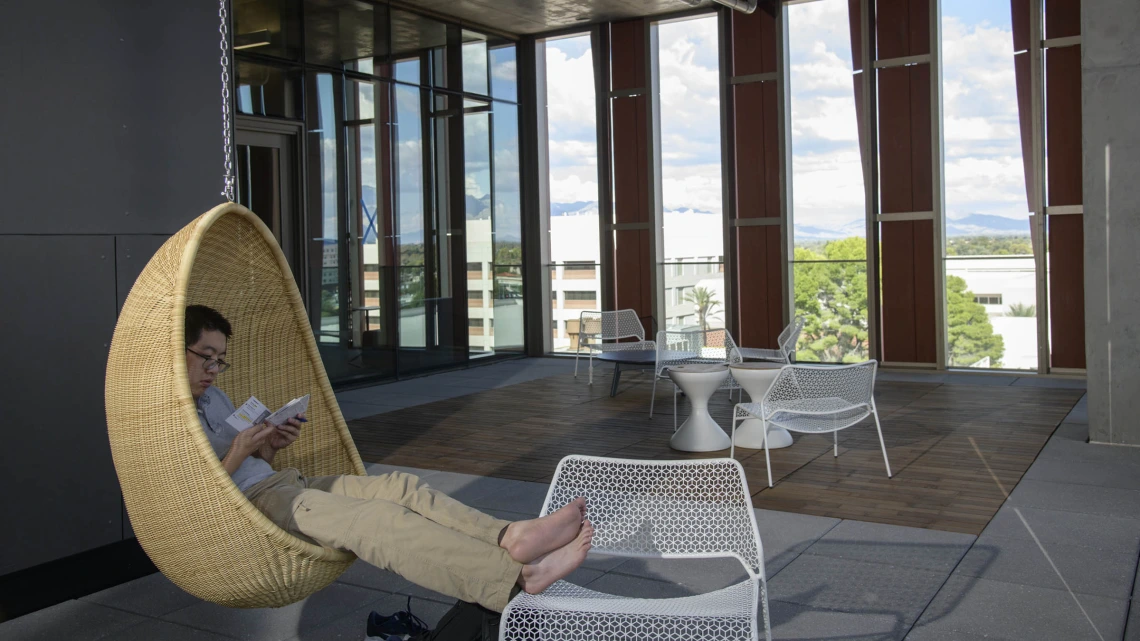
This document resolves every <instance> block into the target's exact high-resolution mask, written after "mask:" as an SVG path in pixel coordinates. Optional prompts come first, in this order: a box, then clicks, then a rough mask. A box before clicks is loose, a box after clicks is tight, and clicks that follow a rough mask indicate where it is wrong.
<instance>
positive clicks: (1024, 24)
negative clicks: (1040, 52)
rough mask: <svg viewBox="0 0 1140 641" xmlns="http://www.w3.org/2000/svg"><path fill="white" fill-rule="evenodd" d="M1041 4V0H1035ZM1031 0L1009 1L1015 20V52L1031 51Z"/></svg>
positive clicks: (1011, 13) (1011, 14)
mask: <svg viewBox="0 0 1140 641" xmlns="http://www.w3.org/2000/svg"><path fill="white" fill-rule="evenodd" d="M1034 1H1037V2H1040V0H1034ZM1029 3H1030V0H1009V8H1010V18H1011V19H1012V20H1013V50H1014V51H1015V52H1016V51H1026V50H1028V49H1029V24H1030V22H1029V16H1030V13H1029V7H1030V4H1029Z"/></svg>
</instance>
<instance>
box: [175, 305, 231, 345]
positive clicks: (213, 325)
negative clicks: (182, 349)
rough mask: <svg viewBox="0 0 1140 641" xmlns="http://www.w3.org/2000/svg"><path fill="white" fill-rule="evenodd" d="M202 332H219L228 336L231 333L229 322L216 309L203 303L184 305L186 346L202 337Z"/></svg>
mask: <svg viewBox="0 0 1140 641" xmlns="http://www.w3.org/2000/svg"><path fill="white" fill-rule="evenodd" d="M202 332H221V333H223V334H225V335H226V338H229V337H230V336H232V335H233V330H232V329H231V328H230V322H229V321H228V320H226V317H225V316H222V315H221V314H220V313H218V311H217V310H216V309H213V308H211V307H206V306H205V305H187V306H186V346H187V347H189V346H190V345H193V344H194V343H197V342H198V339H199V338H202Z"/></svg>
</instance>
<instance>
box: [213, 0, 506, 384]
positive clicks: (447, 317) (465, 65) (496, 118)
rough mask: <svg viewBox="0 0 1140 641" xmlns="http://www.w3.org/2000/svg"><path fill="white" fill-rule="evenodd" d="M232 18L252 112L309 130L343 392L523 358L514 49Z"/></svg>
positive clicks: (313, 225)
mask: <svg viewBox="0 0 1140 641" xmlns="http://www.w3.org/2000/svg"><path fill="white" fill-rule="evenodd" d="M234 16H235V21H234V44H235V50H236V51H235V70H236V74H235V75H236V81H235V103H236V105H237V109H238V110H239V112H241V113H244V114H249V115H251V116H259V117H263V118H266V119H272V118H278V119H282V118H284V119H292V120H296V121H298V122H299V123H300V122H303V123H304V129H305V141H304V153H303V158H302V161H301V164H302V165H303V167H302V168H301V169H303V173H304V174H305V185H306V189H305V193H306V196H307V198H306V202H305V207H304V212H303V213H302V214H301V218H302V219H303V221H304V222H303V223H302V227H303V229H304V233H303V235H304V236H305V237H306V238H307V247H306V252H307V257H306V262H307V268H306V269H303V272H304V273H307V275H308V276H307V279H306V280H307V282H306V283H305V287H303V288H302V290H303V291H307V292H308V300H307V301H306V302H307V304H308V307H309V310H310V315H311V321H312V324H313V328H314V333H315V334H316V336H317V338H318V344H319V346H320V349H321V353H322V356H323V358H324V360H325V364H326V369H327V370H328V371H329V374H330V377H331V378H332V379H333V380H334V381H349V380H354V379H364V378H375V377H383V376H391V375H394V374H397V373H412V372H417V371H422V370H424V369H430V368H432V367H438V366H446V365H455V364H461V363H464V362H467V361H468V359H469V358H471V357H472V356H482V355H492V354H495V353H510V352H517V351H521V350H522V348H523V336H524V333H523V315H522V264H523V261H522V233H521V227H522V216H521V207H520V202H521V198H520V186H519V182H518V181H519V178H518V148H519V142H518V131H519V129H518V113H519V111H518V106H517V103H518V93H517V88H516V79H515V68H514V67H515V64H514V63H515V45H514V43H513V42H510V41H505V40H500V39H494V38H489V37H488V36H485V35H483V34H480V33H477V32H475V31H472V30H469V29H463V28H462V27H460V26H458V25H453V24H448V23H445V22H442V21H438V20H435V19H433V18H428V17H426V16H422V15H419V14H417V13H415V12H414V11H406V10H402V9H391V10H390V9H389V7H388V5H387V3H386V2H370V1H360V0H252V1H250V2H244V3H239V4H238V5H237V6H235V8H234ZM465 195H466V196H467V197H468V205H469V206H465V205H464V202H463V197H464V196H465ZM464 267H467V270H466V271H467V273H468V275H469V278H468V279H467V280H466V281H464V280H463V278H462V274H463V273H464V269H463V268H464ZM476 276H477V277H476ZM474 294H478V295H479V297H480V299H479V303H480V304H479V305H475V299H474V298H473V295H474ZM457 299H458V300H457ZM496 321H498V322H497V324H498V327H497V328H496ZM476 325H478V326H476Z"/></svg>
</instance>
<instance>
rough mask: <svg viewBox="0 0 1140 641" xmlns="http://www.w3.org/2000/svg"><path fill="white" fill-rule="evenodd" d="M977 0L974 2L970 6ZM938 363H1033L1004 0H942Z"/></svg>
mask: <svg viewBox="0 0 1140 641" xmlns="http://www.w3.org/2000/svg"><path fill="white" fill-rule="evenodd" d="M975 5H976V6H975ZM942 25H943V27H942V42H943V46H942V50H943V55H942V69H943V74H942V77H943V91H942V93H943V112H944V120H945V127H944V138H945V154H946V263H945V265H946V316H947V320H948V326H947V333H948V341H947V365H948V366H950V367H978V368H998V367H1000V368H1003V369H1029V370H1033V369H1036V368H1037V360H1038V359H1037V318H1036V314H1037V281H1036V263H1035V262H1034V258H1033V244H1032V242H1031V240H1030V232H1031V228H1030V223H1029V216H1028V210H1029V206H1028V203H1027V202H1026V195H1025V173H1024V169H1023V165H1022V158H1021V136H1020V122H1019V119H1018V111H1017V92H1016V89H1017V87H1016V81H1015V78H1014V69H1013V65H1014V63H1013V56H1011V55H1010V49H1009V43H1011V42H1012V41H1013V30H1012V20H1011V16H1010V6H1009V3H1004V4H1003V3H971V6H970V7H960V6H957V4H956V3H945V4H944V6H943V16H942Z"/></svg>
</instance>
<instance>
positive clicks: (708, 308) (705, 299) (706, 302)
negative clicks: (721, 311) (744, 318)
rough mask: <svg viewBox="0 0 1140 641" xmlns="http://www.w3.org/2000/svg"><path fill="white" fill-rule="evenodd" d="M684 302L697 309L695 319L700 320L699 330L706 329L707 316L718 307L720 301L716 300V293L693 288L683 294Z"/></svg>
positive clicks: (707, 326)
mask: <svg viewBox="0 0 1140 641" xmlns="http://www.w3.org/2000/svg"><path fill="white" fill-rule="evenodd" d="M684 300H685V302H688V303H692V304H693V306H694V307H696V308H697V318H698V319H699V320H700V323H701V329H708V328H709V324H708V317H709V314H711V313H712V312H713V310H715V309H716V308H717V307H720V301H718V300H717V299H716V292H713V291H712V290H711V289H709V288H707V287H694V288H693V289H691V290H689V291H687V292H685V298H684Z"/></svg>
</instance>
